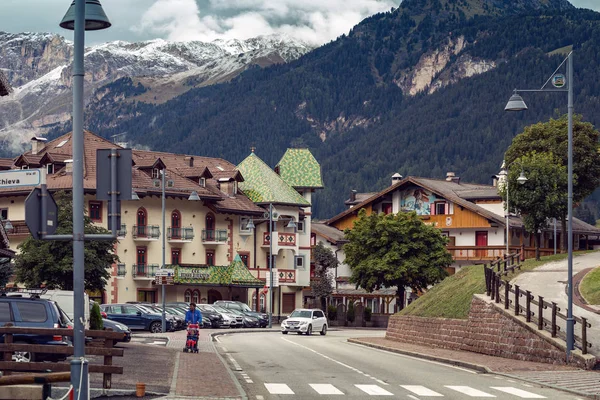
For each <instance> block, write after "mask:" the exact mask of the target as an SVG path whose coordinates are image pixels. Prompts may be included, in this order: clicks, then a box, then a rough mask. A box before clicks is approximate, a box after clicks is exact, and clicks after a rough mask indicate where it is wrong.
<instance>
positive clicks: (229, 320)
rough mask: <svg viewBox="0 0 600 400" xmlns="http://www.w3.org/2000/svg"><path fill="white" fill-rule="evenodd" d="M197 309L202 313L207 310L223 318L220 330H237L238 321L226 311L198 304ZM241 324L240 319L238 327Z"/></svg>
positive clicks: (209, 305)
mask: <svg viewBox="0 0 600 400" xmlns="http://www.w3.org/2000/svg"><path fill="white" fill-rule="evenodd" d="M198 308H200V312H204V310H208V311H211V312H214V313H217V314H219V315H220V316H221V318H223V324H222V325H221V327H222V328H237V326H238V319H237V316H236V315H233V314H231V313H230V312H229V311H228V310H226V309H224V308H220V307H215V306H213V305H211V304H198ZM242 324H243V321H242V319H241V318H240V324H239V325H240V326H241V325H242Z"/></svg>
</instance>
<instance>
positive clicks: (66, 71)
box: [0, 32, 311, 152]
mask: <svg viewBox="0 0 600 400" xmlns="http://www.w3.org/2000/svg"><path fill="white" fill-rule="evenodd" d="M309 50H311V47H309V46H308V45H306V44H304V43H302V42H299V41H297V40H295V39H292V38H290V37H287V36H275V35H273V36H261V37H257V38H252V39H248V40H243V41H242V40H229V41H223V40H217V41H214V42H211V43H205V42H199V41H189V42H168V41H164V40H151V41H147V42H140V43H129V42H123V41H116V42H110V43H105V44H101V45H98V46H94V47H90V48H87V49H86V53H85V71H86V75H85V85H86V86H85V95H86V102H89V101H90V100H91V99H93V98H96V99H97V98H98V97H99V96H105V95H106V94H107V93H106V90H103V91H102V93H101V94H98V95H95V91H96V90H97V89H98V88H100V87H101V86H104V85H106V84H108V83H111V82H113V81H115V80H117V79H119V78H123V77H128V78H133V79H135V80H136V82H135V83H136V84H137V83H139V84H141V85H142V86H143V87H144V88H146V89H150V90H152V89H155V90H154V93H153V96H148V95H146V96H145V97H144V98H141V99H139V100H141V101H151V102H154V103H156V102H164V101H167V100H169V99H171V98H172V97H175V96H177V95H179V94H182V93H184V92H185V91H187V90H189V89H190V88H193V87H197V86H205V85H210V84H214V83H218V82H223V81H227V80H230V79H232V78H233V77H235V76H237V75H238V74H239V73H241V72H242V71H244V70H245V69H246V68H248V67H249V66H252V65H259V66H261V67H264V66H268V65H272V64H275V63H285V62H288V61H291V60H295V59H297V58H299V57H300V56H302V55H303V54H305V53H307V52H308V51H309ZM72 58H73V44H72V43H71V42H69V41H67V40H65V39H64V38H63V37H62V36H59V35H56V34H49V33H22V34H10V33H3V32H0V71H3V72H4V74H5V75H6V78H7V79H8V83H9V84H10V85H11V86H12V87H13V88H14V93H12V94H11V95H9V96H6V97H3V98H2V100H0V140H1V141H4V142H5V143H7V144H8V146H9V147H10V148H12V149H13V151H15V152H19V151H20V146H21V143H23V142H25V141H27V140H29V139H30V137H31V136H33V135H43V134H44V133H45V132H46V131H47V130H48V129H49V128H51V127H52V126H53V125H55V124H58V123H62V122H65V121H68V120H69V118H70V115H71V114H70V112H71V111H70V110H71V107H72V106H71V104H72V99H71V66H70V63H71V60H72ZM162 89H165V90H162ZM157 94H158V96H156V95H157ZM123 100H125V99H123V98H119V99H115V101H123Z"/></svg>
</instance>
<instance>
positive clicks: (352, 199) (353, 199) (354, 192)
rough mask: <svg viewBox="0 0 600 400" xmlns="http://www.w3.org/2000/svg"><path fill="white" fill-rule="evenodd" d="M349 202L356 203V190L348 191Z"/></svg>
mask: <svg viewBox="0 0 600 400" xmlns="http://www.w3.org/2000/svg"><path fill="white" fill-rule="evenodd" d="M350 201H356V189H352V190H351V191H350Z"/></svg>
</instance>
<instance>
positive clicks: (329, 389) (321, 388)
mask: <svg viewBox="0 0 600 400" xmlns="http://www.w3.org/2000/svg"><path fill="white" fill-rule="evenodd" d="M264 385H265V388H266V389H267V391H268V392H269V393H270V394H273V395H294V394H296V392H294V389H296V391H299V392H301V391H303V390H304V389H303V388H301V387H297V388H294V389H292V388H291V387H290V386H288V385H287V384H285V383H265V384H264ZM308 386H309V387H310V388H312V390H313V391H314V392H316V393H317V394H318V395H347V394H350V393H349V391H354V392H356V391H355V390H354V389H358V391H359V393H362V395H363V396H364V395H368V396H396V395H416V396H419V398H421V397H423V398H425V397H444V396H445V395H444V393H446V395H450V393H453V395H454V396H455V395H456V392H458V393H460V394H461V395H463V396H464V398H494V397H498V395H501V394H509V395H512V396H514V398H517V399H545V398H546V397H545V396H542V395H540V394H536V393H533V392H529V391H526V390H523V389H519V388H516V387H511V386H490V387H489V388H485V389H484V390H481V389H476V388H473V387H470V386H454V385H440V387H439V388H435V389H432V388H428V387H425V386H421V385H398V386H395V385H389V386H386V387H385V388H383V387H381V386H379V385H372V384H355V385H353V387H352V389H351V390H348V389H346V391H344V390H343V389H341V388H338V387H336V386H334V385H332V384H329V383H309V384H308Z"/></svg>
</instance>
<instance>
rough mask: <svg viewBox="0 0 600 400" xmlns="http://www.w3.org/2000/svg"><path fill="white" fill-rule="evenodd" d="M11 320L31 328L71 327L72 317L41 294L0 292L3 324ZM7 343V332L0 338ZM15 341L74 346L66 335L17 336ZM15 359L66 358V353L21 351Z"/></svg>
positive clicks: (19, 360) (0, 322)
mask: <svg viewBox="0 0 600 400" xmlns="http://www.w3.org/2000/svg"><path fill="white" fill-rule="evenodd" d="M8 323H11V324H13V325H14V326H17V327H27V328H50V329H52V328H70V327H71V326H69V320H68V317H67V316H66V314H65V313H64V311H62V310H61V309H60V307H59V306H58V304H56V302H54V301H52V300H46V299H40V298H39V296H37V295H22V294H11V295H9V296H7V294H6V293H2V294H1V295H0V326H4V325H5V324H8ZM0 341H2V342H4V335H2V336H1V337H0ZM13 342H14V343H29V344H47V345H59V346H71V345H72V342H71V340H69V338H67V337H66V336H52V335H26V334H19V335H13ZM12 358H13V361H17V362H34V361H63V360H66V359H67V356H66V355H63V354H48V353H30V352H24V351H17V352H15V353H14V354H13V357H12Z"/></svg>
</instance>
